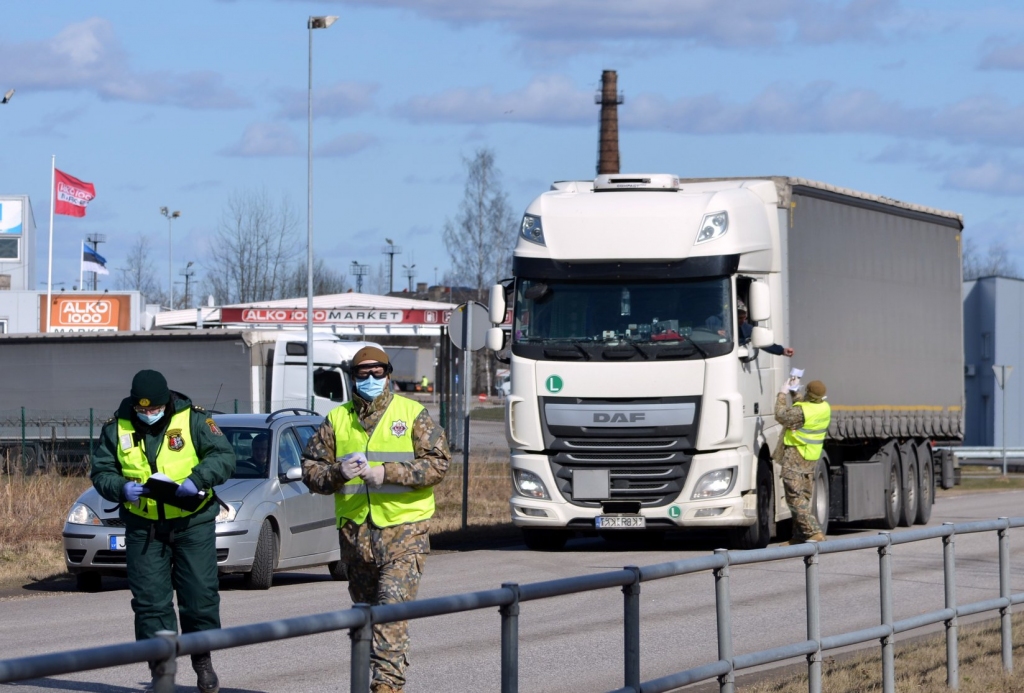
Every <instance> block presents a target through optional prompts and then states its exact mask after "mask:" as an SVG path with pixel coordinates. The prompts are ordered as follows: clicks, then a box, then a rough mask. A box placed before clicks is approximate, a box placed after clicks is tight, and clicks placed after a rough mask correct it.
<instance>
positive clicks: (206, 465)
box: [89, 392, 235, 524]
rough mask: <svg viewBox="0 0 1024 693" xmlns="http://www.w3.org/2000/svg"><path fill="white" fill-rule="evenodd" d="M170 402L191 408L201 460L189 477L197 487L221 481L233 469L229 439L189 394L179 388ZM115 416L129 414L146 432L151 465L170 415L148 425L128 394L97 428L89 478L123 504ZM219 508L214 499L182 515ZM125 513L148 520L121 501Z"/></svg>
mask: <svg viewBox="0 0 1024 693" xmlns="http://www.w3.org/2000/svg"><path fill="white" fill-rule="evenodd" d="M171 402H172V404H173V406H174V411H175V412H180V411H183V410H185V409H188V408H190V407H191V409H192V416H191V419H190V423H191V426H192V441H193V444H194V445H195V448H196V453H197V454H198V455H199V460H200V461H199V464H198V465H196V466H195V468H194V469H193V470H192V473H191V474H190V475H189V477H188V478H189V479H191V480H192V483H194V484H195V485H196V488H198V489H200V490H203V489H211V488H213V487H214V486H217V485H218V484H223V483H224V482H225V481H227V480H228V479H230V478H231V475H232V474H234V473H235V450H234V448H233V447H231V443H229V442H228V439H227V438H225V437H224V434H223V433H221V432H220V429H219V428H216V427H212V426H210V424H209V423H208V421H212V420H211V419H210V415H209V414H208V413H206V412H205V411H203V410H202V409H201V408H199V407H193V406H192V400H190V399H189V398H188V397H186V396H185V395H182V394H181V393H178V392H172V393H171ZM118 418H131V420H132V422H133V423H134V425H135V428H136V430H137V431H139V432H140V433H143V434H144V435H145V436H146V457H148V458H149V462H150V464H151V465H153V464H155V463H156V455H157V452H158V451H159V449H160V446H161V444H162V443H163V441H162V440H161V439H162V438H163V437H164V433H165V432H166V429H167V424H168V422H169V421H170V418H171V417H169V416H166V415H165V416H164V417H163V418H162V419H160V420H159V421H157V422H156V424H154V425H153V426H147V425H146V424H144V423H142V422H141V421H139V418H138V417H137V416H135V413H134V408H133V406H132V400H131V398H130V397H126V398H125V399H123V400H122V401H121V406H120V407H118V409H117V412H116V413H115V414H114V418H112V419H110V420H109V421H107V422H106V423H105V424H104V425H103V430H102V431H101V432H100V440H99V445H98V446H97V448H96V451H95V454H94V455H93V459H92V471H91V472H90V474H89V476H90V478H91V479H92V484H93V486H95V487H96V491H97V492H98V493H99V494H100V495H101V496H103V498H105V499H106V500H108V501H111V502H112V503H117V504H122V503H124V501H125V498H124V493H123V492H124V485H125V484H126V483H128V479H126V478H125V477H124V475H122V474H121V465H120V463H119V462H118V461H117V419H118ZM218 512H220V506H219V505H218V504H217V503H209V504H207V506H206V507H205V508H203V509H202V510H201V511H199V512H198V513H196V514H195V515H190V516H188V517H186V518H183V519H184V520H188V521H189V522H188V524H194V523H198V522H204V521H210V520H212V519H213V518H215V517H216V516H217V513H218ZM128 515H131V519H134V520H137V521H140V522H149V520H145V519H144V518H140V517H138V516H136V515H133V514H132V513H129V512H128V511H127V510H126V509H125V508H124V506H123V505H122V506H121V517H122V518H125V519H128V518H127V517H126V516H128Z"/></svg>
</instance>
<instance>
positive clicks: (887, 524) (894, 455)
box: [879, 445, 903, 529]
mask: <svg viewBox="0 0 1024 693" xmlns="http://www.w3.org/2000/svg"><path fill="white" fill-rule="evenodd" d="M879 456H880V457H881V460H882V469H885V468H886V466H888V468H889V472H888V474H887V475H886V479H887V481H886V493H885V516H884V517H883V518H882V521H881V525H882V528H883V529H896V526H897V525H899V523H900V514H901V513H902V511H903V493H902V491H901V489H900V456H899V453H898V452H897V451H896V446H895V445H887V446H886V447H884V448H883V449H882V450H881V452H880V453H879Z"/></svg>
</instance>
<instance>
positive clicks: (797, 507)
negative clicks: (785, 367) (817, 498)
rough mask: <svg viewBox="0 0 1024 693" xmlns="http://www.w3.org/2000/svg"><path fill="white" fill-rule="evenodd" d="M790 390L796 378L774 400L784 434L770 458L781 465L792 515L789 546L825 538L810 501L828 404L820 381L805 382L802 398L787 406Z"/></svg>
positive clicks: (819, 456)
mask: <svg viewBox="0 0 1024 693" xmlns="http://www.w3.org/2000/svg"><path fill="white" fill-rule="evenodd" d="M791 387H795V379H792V378H791V379H790V380H788V381H786V384H785V385H783V388H782V390H781V391H780V392H779V394H778V397H777V398H776V400H775V420H776V421H778V422H779V423H780V424H782V426H783V428H785V429H786V432H785V434H784V435H782V436H780V437H779V444H778V446H777V447H776V449H775V454H774V455H773V459H774V460H775V461H776V462H778V463H779V465H781V466H782V483H783V486H784V487H785V490H786V503H787V504H789V508H790V510H791V511H792V512H793V540H792V541H791V542H790V543H791V544H799V543H802V542H804V541H824V540H825V535H824V533H823V532H822V531H821V524H820V523H819V522H818V518H816V517H815V516H814V511H813V508H812V507H811V500H812V496H813V492H814V470H815V467H817V464H818V460H819V459H820V458H821V449H822V443H823V442H824V440H825V432H826V431H827V430H828V423H829V418H830V409H829V405H828V404H827V403H826V402H825V401H824V399H825V392H826V389H825V384H824V383H822V382H821V381H820V380H814V381H812V382H810V383H808V385H807V390H806V395H805V397H804V398H802V399H801V398H799V396H798V395H795V394H794V398H793V399H794V402H793V405H792V406H789V404H788V399H787V392H788V391H789V390H790V388H791ZM808 421H810V422H811V423H810V424H808ZM812 427H813V428H812Z"/></svg>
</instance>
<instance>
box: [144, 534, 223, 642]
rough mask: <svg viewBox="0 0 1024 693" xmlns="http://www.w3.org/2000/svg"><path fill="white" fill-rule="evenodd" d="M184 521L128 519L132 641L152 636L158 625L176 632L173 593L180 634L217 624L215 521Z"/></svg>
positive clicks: (213, 626) (218, 623) (218, 601)
mask: <svg viewBox="0 0 1024 693" xmlns="http://www.w3.org/2000/svg"><path fill="white" fill-rule="evenodd" d="M187 520H188V518H182V519H178V520H167V521H165V522H151V521H148V520H140V521H133V522H129V523H127V527H126V528H125V549H126V551H127V559H128V586H129V587H130V588H131V591H132V611H134V612H135V639H136V640H145V639H146V638H152V637H154V636H155V635H156V632H157V631H159V630H170V631H175V632H177V630H178V621H177V618H175V614H174V602H173V599H172V598H173V595H174V593H175V592H177V594H178V614H179V615H180V617H181V632H182V633H192V632H195V631H199V630H210V629H211V628H220V592H218V582H217V536H216V529H215V525H214V523H213V522H212V521H209V522H201V523H196V524H192V525H191V526H189V522H188V521H187Z"/></svg>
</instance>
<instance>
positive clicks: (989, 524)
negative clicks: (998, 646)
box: [0, 517, 1024, 693]
mask: <svg viewBox="0 0 1024 693" xmlns="http://www.w3.org/2000/svg"><path fill="white" fill-rule="evenodd" d="M1014 527H1024V517H1015V518H1005V517H1002V518H999V519H997V520H987V521H979V522H964V523H956V524H953V523H945V524H943V525H940V526H935V527H926V528H922V529H916V530H909V531H905V532H899V533H895V534H892V533H889V532H882V533H880V534H877V535H870V536H858V537H851V538H846V539H835V540H830V541H827V542H821V543H808V544H799V545H796V546H784V547H773V548H767V549H757V550H752V551H726V550H725V549H719V550H716V551H715V552H714V554H713V555H710V556H705V557H700V558H690V559H685V560H680V561H672V562H668V563H659V564H656V565H650V566H644V567H636V566H628V567H626V568H623V569H622V570H615V571H610V572H605V573H596V574H593V575H584V576H577V577H570V578H562V579H558V580H549V581H545V582H535V583H530V584H523V585H519V584H514V583H506V584H503V585H502V586H501V588H499V589H493V590H485V591H481V592H470V593H466V594H457V595H453V596H448V597H436V598H432V599H423V600H419V601H413V602H406V603H402V604H387V605H382V606H373V607H371V606H369V605H367V604H356V605H355V606H354V607H353V608H351V609H346V610H343V611H333V612H329V613H322V614H315V615H312V616H302V617H297V618H290V619H283V620H278V621H268V622H263V623H254V624H249V625H244V626H236V627H233V628H225V629H221V630H211V631H203V632H198V633H187V634H185V635H180V636H179V635H177V634H176V633H173V632H164V633H161V634H160V636H159V637H157V638H153V639H151V640H143V641H139V642H133V643H124V644H119V645H107V646H104V647H94V648H88V649H82V650H74V651H70V652H58V653H53V654H46V655H37V656H32V657H23V658H18V659H8V660H0V683H8V682H13V681H24V680H27V679H33V678H39V677H42V676H53V675H58V674H67V673H72V672H77V671H86V670H91V669H102V668H105V667H112V666H119V665H123V664H131V663H136V662H145V661H157V662H158V665H157V668H156V670H155V674H154V679H153V683H154V686H153V690H154V692H155V693H173V691H174V689H175V688H174V676H175V673H176V666H177V665H176V661H175V658H176V657H178V656H183V655H189V654H195V653H200V652H208V651H210V650H219V649H225V648H230V647H242V646H245V645H253V644H257V643H263V642H270V641H273V640H281V639H284V638H294V637H300V636H304V635H312V634H316V633H324V632H328V631H337V630H346V629H347V630H348V631H349V635H350V637H351V641H352V645H351V662H350V679H349V690H350V691H352V693H366V692H367V691H369V685H370V680H369V671H370V647H371V637H372V625H373V624H375V623H389V622H392V621H401V620H407V619H417V618H428V617H431V616H440V615H446V614H454V613H460V612H465V611H471V610H476V609H487V608H494V607H498V610H499V613H500V616H501V691H502V693H514V692H515V691H518V689H519V605H520V604H521V603H522V602H526V601H532V600H537V599H550V598H553V597H558V596H563V595H567V594H574V593H578V592H588V591H593V590H600V589H608V588H612V587H620V588H621V589H622V594H623V635H624V638H623V642H624V651H623V686H622V687H621V688H617V689H614V691H612V693H660V692H662V691H669V690H672V689H674V688H678V687H680V686H685V685H688V684H691V683H697V682H699V681H706V680H709V679H712V678H717V679H718V681H719V688H720V690H721V691H722V692H723V693H733V692H734V690H735V673H736V672H737V671H739V670H742V669H747V668H750V667H754V666H759V665H763V664H769V663H773V662H779V661H782V660H785V659H789V658H792V657H798V656H805V657H806V658H807V673H808V690H809V691H810V693H820V691H821V665H822V653H823V652H824V651H826V650H832V649H835V648H840V647H846V646H849V645H854V644H859V643H864V642H868V641H871V640H879V641H880V643H881V650H882V652H881V654H882V657H881V666H882V672H881V673H882V690H883V691H884V692H885V693H893V691H895V656H894V649H893V636H894V635H896V634H897V633H903V632H905V631H909V630H912V629H915V628H921V627H923V626H927V625H931V624H935V623H945V633H946V682H947V685H948V686H949V687H950V688H952V689H957V688H958V687H959V671H958V654H957V629H958V625H957V624H958V618H959V617H961V616H967V615H972V614H979V613H983V612H987V611H996V610H998V611H999V614H1000V618H1001V635H1002V652H1001V655H1002V665H1003V669H1004V670H1006V671H1012V669H1013V654H1012V634H1011V630H1010V614H1011V608H1012V606H1013V605H1014V604H1020V603H1022V602H1024V593H1019V594H1011V593H1010V544H1009V530H1010V528H1014ZM977 532H997V533H998V553H999V596H998V597H994V598H992V599H987V600H984V601H979V602H972V603H969V604H957V601H956V560H955V539H956V536H957V535H958V534H971V533H977ZM936 538H941V539H942V556H943V574H944V597H945V607H944V608H942V609H938V610H935V611H929V612H926V613H923V614H919V615H917V616H913V617H911V618H906V619H902V620H899V621H894V620H893V589H892V557H893V548H894V547H895V546H897V545H900V544H907V543H911V542H918V541H925V540H928V539H936ZM868 548H876V549H877V550H878V557H879V595H880V607H881V608H880V613H881V623H880V624H879V625H877V626H873V627H870V628H864V629H861V630H856V631H852V632H847V633H840V634H837V635H831V636H828V637H822V635H821V633H820V629H819V606H820V604H819V599H818V558H819V556H821V555H822V554H830V553H841V552H844V551H855V550H862V549H868ZM787 558H803V560H804V564H805V570H804V575H805V592H806V616H807V638H806V640H803V641H801V642H795V643H791V644H789V645H784V646H781V647H775V648H772V649H768V650H761V651H758V652H751V653H749V654H742V655H735V654H734V653H733V651H732V615H731V605H730V597H729V569H730V567H731V566H735V565H744V564H753V563H763V562H767V561H775V560H780V559H787ZM702 571H713V573H714V577H715V604H716V616H717V625H718V628H717V639H718V659H717V660H716V661H713V662H708V663H706V664H703V665H700V666H697V667H694V668H691V669H686V670H684V671H680V672H677V673H675V674H671V675H669V676H664V677H661V678H658V679H654V680H650V681H643V682H642V681H641V680H640V586H641V584H642V583H644V582H649V581H652V580H662V579H666V578H670V577H675V576H679V575H685V574H690V573H697V572H702Z"/></svg>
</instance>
